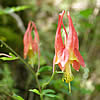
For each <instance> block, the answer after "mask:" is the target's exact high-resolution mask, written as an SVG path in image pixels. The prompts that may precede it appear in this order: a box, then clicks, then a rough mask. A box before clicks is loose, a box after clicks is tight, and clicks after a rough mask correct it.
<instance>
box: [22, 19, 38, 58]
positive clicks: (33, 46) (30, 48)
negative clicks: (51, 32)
mask: <svg viewBox="0 0 100 100" xmlns="http://www.w3.org/2000/svg"><path fill="white" fill-rule="evenodd" d="M33 28H34V39H32V31H33ZM23 43H24V59H25V58H26V57H27V55H28V56H29V57H31V56H33V55H34V53H38V51H39V53H40V50H39V35H38V32H37V28H36V25H35V23H34V22H31V21H30V22H29V24H28V28H27V30H26V32H25V35H24V38H23Z"/></svg>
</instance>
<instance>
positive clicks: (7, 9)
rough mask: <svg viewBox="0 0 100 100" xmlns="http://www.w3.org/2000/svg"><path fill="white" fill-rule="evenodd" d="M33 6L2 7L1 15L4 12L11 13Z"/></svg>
mask: <svg viewBox="0 0 100 100" xmlns="http://www.w3.org/2000/svg"><path fill="white" fill-rule="evenodd" d="M28 8H31V6H27V5H26V6H18V7H11V8H5V9H1V8H0V15H2V14H9V13H13V12H18V11H21V10H25V9H28Z"/></svg>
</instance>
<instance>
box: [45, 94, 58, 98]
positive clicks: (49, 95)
mask: <svg viewBox="0 0 100 100" xmlns="http://www.w3.org/2000/svg"><path fill="white" fill-rule="evenodd" d="M45 96H48V97H52V98H54V97H57V96H56V95H55V94H45Z"/></svg>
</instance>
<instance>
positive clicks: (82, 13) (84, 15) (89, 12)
mask: <svg viewBox="0 0 100 100" xmlns="http://www.w3.org/2000/svg"><path fill="white" fill-rule="evenodd" d="M92 12H93V9H86V10H83V11H80V15H81V16H83V17H84V18H88V17H89V16H90V15H91V14H92Z"/></svg>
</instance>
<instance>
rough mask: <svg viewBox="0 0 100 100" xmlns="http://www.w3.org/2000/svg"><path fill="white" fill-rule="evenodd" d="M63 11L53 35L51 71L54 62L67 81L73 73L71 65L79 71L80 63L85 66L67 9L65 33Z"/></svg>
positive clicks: (67, 81)
mask: <svg viewBox="0 0 100 100" xmlns="http://www.w3.org/2000/svg"><path fill="white" fill-rule="evenodd" d="M64 13H65V11H62V13H60V14H59V19H58V26H57V31H56V36H55V56H54V59H53V72H54V67H55V64H58V66H59V67H60V69H61V70H62V71H64V78H63V81H65V82H66V83H69V90H70V92H71V88H70V82H71V81H72V80H73V75H72V72H71V65H72V67H73V68H74V69H75V70H76V71H79V68H80V65H82V66H83V67H85V63H84V60H83V58H82V56H81V54H80V52H79V41H78V36H77V32H76V31H75V28H74V25H73V22H72V19H71V16H70V13H69V11H68V12H67V17H68V21H69V34H67V32H66V29H65V27H64V24H63V16H64ZM61 26H63V29H64V31H65V33H64V43H63V40H62V36H61Z"/></svg>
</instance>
